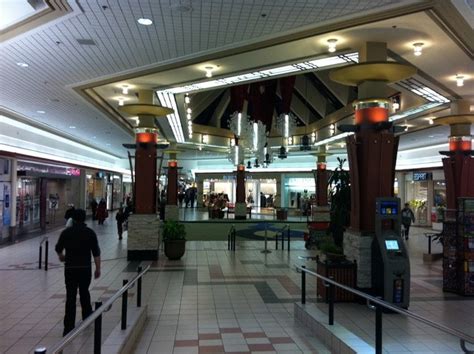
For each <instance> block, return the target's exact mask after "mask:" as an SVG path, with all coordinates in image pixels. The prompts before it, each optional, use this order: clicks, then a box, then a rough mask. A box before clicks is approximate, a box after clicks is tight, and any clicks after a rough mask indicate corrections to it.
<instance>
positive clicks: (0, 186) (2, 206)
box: [0, 158, 12, 243]
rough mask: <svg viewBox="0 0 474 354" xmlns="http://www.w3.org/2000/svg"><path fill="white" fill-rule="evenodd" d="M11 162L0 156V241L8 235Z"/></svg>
mask: <svg viewBox="0 0 474 354" xmlns="http://www.w3.org/2000/svg"><path fill="white" fill-rule="evenodd" d="M10 169H11V163H10V160H8V159H2V158H0V243H1V242H2V241H3V240H5V239H7V238H8V237H9V228H10V221H11V196H12V189H11V174H10Z"/></svg>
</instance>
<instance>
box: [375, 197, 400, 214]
mask: <svg viewBox="0 0 474 354" xmlns="http://www.w3.org/2000/svg"><path fill="white" fill-rule="evenodd" d="M379 208H380V210H379V214H380V215H397V214H398V202H397V201H395V200H387V201H382V202H380V206H379Z"/></svg>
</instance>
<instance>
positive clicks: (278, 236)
mask: <svg viewBox="0 0 474 354" xmlns="http://www.w3.org/2000/svg"><path fill="white" fill-rule="evenodd" d="M285 234H286V235H287V237H288V241H287V242H288V247H287V248H288V252H289V251H290V224H286V225H285V226H283V227H282V228H281V230H279V231H277V233H276V235H275V249H276V250H277V249H278V243H279V242H280V241H279V240H280V239H281V249H282V250H284V249H285Z"/></svg>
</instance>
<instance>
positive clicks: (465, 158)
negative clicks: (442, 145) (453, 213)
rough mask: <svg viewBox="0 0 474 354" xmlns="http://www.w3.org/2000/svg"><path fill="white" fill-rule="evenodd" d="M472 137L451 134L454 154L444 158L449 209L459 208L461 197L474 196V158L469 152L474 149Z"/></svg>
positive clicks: (451, 149)
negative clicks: (458, 203)
mask: <svg viewBox="0 0 474 354" xmlns="http://www.w3.org/2000/svg"><path fill="white" fill-rule="evenodd" d="M471 145H472V143H471V137H470V136H468V137H466V138H465V139H463V137H457V136H451V137H450V139H449V150H450V152H451V153H452V154H453V155H451V156H449V157H445V158H443V168H444V177H445V179H446V201H447V207H448V209H457V200H458V198H459V197H474V158H473V157H472V156H470V155H469V154H468V153H467V152H468V151H471V149H472V146H471Z"/></svg>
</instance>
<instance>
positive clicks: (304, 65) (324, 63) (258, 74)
mask: <svg viewBox="0 0 474 354" xmlns="http://www.w3.org/2000/svg"><path fill="white" fill-rule="evenodd" d="M358 61H359V54H358V53H356V52H353V53H347V54H340V55H335V56H332V57H328V58H321V59H314V60H309V61H308V60H306V61H304V62H300V63H295V64H289V65H283V66H278V67H275V68H271V69H265V70H260V71H253V72H249V73H245V74H240V75H234V76H229V77H223V78H219V79H214V80H207V81H202V82H196V83H192V84H189V85H185V86H178V87H172V88H169V89H166V90H161V91H158V92H167V93H172V94H179V93H184V92H192V91H198V90H205V89H209V88H215V87H220V86H226V85H235V84H238V83H242V82H246V81H252V80H259V79H263V78H268V77H273V76H279V75H284V74H288V73H293V72H301V71H307V70H316V69H319V68H326V67H329V66H335V65H341V64H347V63H357V62H358Z"/></svg>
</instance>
